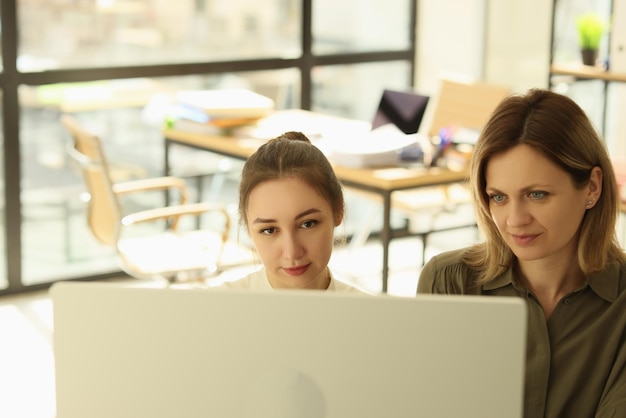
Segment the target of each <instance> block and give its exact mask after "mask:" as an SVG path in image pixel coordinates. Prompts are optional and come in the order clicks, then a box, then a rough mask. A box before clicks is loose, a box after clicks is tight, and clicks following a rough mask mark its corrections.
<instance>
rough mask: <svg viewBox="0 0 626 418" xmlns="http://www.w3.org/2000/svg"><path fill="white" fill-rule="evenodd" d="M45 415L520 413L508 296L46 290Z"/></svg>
mask: <svg viewBox="0 0 626 418" xmlns="http://www.w3.org/2000/svg"><path fill="white" fill-rule="evenodd" d="M50 293H51V298H52V301H53V308H54V335H53V340H54V354H55V367H56V396H57V398H56V400H57V418H85V417H90V418H99V417H103V418H104V417H106V418H112V417H115V418H124V417H129V418H130V417H133V418H136V417H150V418H172V417H177V418H178V417H184V418H192V417H193V418H196V417H197V418H200V417H202V418H207V417H219V418H250V417H255V418H305V417H306V418H322V417H324V418H353V417H358V418H381V417H393V418H399V417H440V418H452V417H454V418H458V417H465V418H470V417H480V418H487V417H495V418H509V417H510V418H520V417H521V416H522V397H523V379H524V359H525V349H526V343H525V338H526V310H525V305H524V302H523V301H522V300H521V299H518V298H500V297H481V296H446V295H418V296H417V297H415V298H406V297H398V296H390V295H381V296H370V295H360V294H347V293H345V294H344V293H337V292H334V293H332V292H320V291H313V290H309V291H298V290H293V291H276V292H264V293H256V292H252V291H248V290H234V289H209V290H207V289H172V288H170V289H162V288H161V289H157V288H146V287H143V288H141V287H128V286H124V285H119V284H106V283H97V282H59V283H56V284H54V285H53V286H52V288H51V290H50Z"/></svg>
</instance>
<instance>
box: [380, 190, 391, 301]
mask: <svg viewBox="0 0 626 418" xmlns="http://www.w3.org/2000/svg"><path fill="white" fill-rule="evenodd" d="M390 224H391V192H385V193H384V194H383V228H382V231H381V234H380V238H381V241H382V245H383V272H382V279H383V293H387V282H388V279H389V243H390V241H391V225H390Z"/></svg>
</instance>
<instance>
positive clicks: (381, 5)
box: [313, 0, 411, 55]
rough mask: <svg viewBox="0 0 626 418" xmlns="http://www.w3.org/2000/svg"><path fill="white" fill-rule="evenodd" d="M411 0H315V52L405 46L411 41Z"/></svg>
mask: <svg viewBox="0 0 626 418" xmlns="http://www.w3.org/2000/svg"><path fill="white" fill-rule="evenodd" d="M410 4H411V1H410V0H386V1H380V0H342V1H334V0H315V1H314V2H313V51H314V53H315V54H318V55H321V54H333V53H341V52H364V51H382V50H404V49H407V48H409V45H410V41H411V40H410V36H409V35H410V33H411V31H410V29H411V28H410V24H409V23H410V13H409V11H410Z"/></svg>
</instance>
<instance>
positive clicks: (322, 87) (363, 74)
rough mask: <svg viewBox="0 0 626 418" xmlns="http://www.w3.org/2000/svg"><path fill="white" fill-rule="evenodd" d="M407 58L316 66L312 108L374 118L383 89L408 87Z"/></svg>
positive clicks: (356, 117) (367, 119) (355, 117)
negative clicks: (403, 59)
mask: <svg viewBox="0 0 626 418" xmlns="http://www.w3.org/2000/svg"><path fill="white" fill-rule="evenodd" d="M410 68H411V67H410V64H409V63H408V62H404V61H394V62H380V63H368V64H354V65H334V66H325V67H316V68H315V69H314V71H313V94H312V97H313V100H312V101H313V105H312V110H313V111H316V112H320V113H328V114H333V115H336V116H343V117H347V118H351V119H358V120H365V121H371V120H372V118H373V117H374V113H375V112H376V108H377V107H378V103H379V102H380V98H381V96H382V92H383V90H384V89H396V90H409V89H411V88H410V87H409V80H410Z"/></svg>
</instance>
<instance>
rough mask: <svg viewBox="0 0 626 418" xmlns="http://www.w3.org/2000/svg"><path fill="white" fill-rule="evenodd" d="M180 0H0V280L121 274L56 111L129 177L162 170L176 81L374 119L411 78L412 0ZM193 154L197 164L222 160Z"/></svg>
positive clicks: (197, 180) (1, 287) (35, 281)
mask: <svg viewBox="0 0 626 418" xmlns="http://www.w3.org/2000/svg"><path fill="white" fill-rule="evenodd" d="M175 5H176V7H173V3H172V2H171V1H169V0H78V1H77V0H54V1H43V0H4V1H3V8H2V12H3V15H2V38H3V47H5V48H6V50H5V53H4V55H3V57H4V58H5V59H6V62H2V63H1V65H2V73H1V74H0V88H1V89H2V91H3V93H4V95H5V96H6V97H5V100H4V101H3V103H4V104H5V105H7V106H5V107H4V108H3V109H2V119H1V120H0V123H1V124H2V137H3V138H4V141H3V148H2V151H1V152H3V153H4V154H5V159H4V160H3V161H4V163H6V164H7V167H6V169H5V170H4V171H3V173H8V175H7V177H6V179H5V182H4V186H5V187H3V191H4V196H3V197H4V199H3V204H2V208H3V213H4V214H5V216H4V217H3V218H2V220H1V221H0V231H2V232H3V233H4V234H5V236H6V237H7V239H6V240H4V241H3V243H2V244H0V247H2V252H1V253H0V266H3V267H5V268H4V269H2V270H0V294H1V293H9V292H16V291H20V290H24V289H31V288H37V287H46V286H49V284H50V283H52V282H54V281H56V280H59V279H67V278H77V279H87V278H94V277H105V276H107V275H117V274H119V270H118V267H117V263H116V261H115V255H114V254H113V253H112V252H111V251H110V250H108V249H106V248H104V247H103V246H101V245H100V244H98V243H97V242H96V241H95V240H94V239H93V237H92V236H91V235H90V233H89V231H88V229H87V225H86V221H85V216H86V215H85V209H86V205H87V203H86V201H85V195H84V188H83V186H82V180H81V178H80V177H79V176H78V173H77V172H76V170H75V168H74V167H73V166H72V164H71V162H70V160H69V159H68V158H67V156H66V153H65V143H66V141H67V140H68V139H69V138H68V136H67V134H66V133H65V132H64V131H63V129H62V127H61V125H60V123H59V116H60V114H61V113H63V112H71V113H73V114H75V115H76V116H77V117H78V118H79V119H80V121H81V122H83V123H84V124H85V125H87V126H88V127H89V128H90V129H93V130H94V131H95V132H97V133H98V134H99V135H101V137H102V138H103V141H104V142H105V146H106V148H107V155H108V156H109V159H110V160H111V163H112V164H113V165H114V166H115V168H116V170H117V171H116V175H117V176H119V178H120V179H124V178H133V177H141V176H149V175H159V174H162V172H163V162H164V156H163V138H162V137H161V135H160V129H161V126H162V123H163V106H164V103H166V102H167V97H168V94H170V93H171V92H172V91H175V90H180V89H211V88H220V87H245V88H249V89H251V90H254V91H257V92H259V93H261V94H264V95H267V96H269V97H271V98H273V99H274V100H275V103H276V107H277V108H279V109H284V108H303V109H313V110H316V111H320V112H325V113H331V114H335V115H338V116H347V117H351V118H356V119H364V120H369V119H370V118H371V117H372V115H373V112H374V111H375V108H376V106H377V104H378V100H379V97H380V93H381V91H382V89H384V88H404V87H409V86H411V85H412V84H413V73H414V56H415V40H414V34H415V28H414V25H415V12H416V1H415V0H387V1H385V2H381V1H379V0H367V1H358V0H350V1H345V2H339V3H338V2H336V1H335V2H333V1H329V0H315V1H312V0H259V1H257V2H256V3H255V7H250V3H249V1H247V0H211V1H208V0H178V1H176V2H175ZM337 8H341V10H340V11H338V9H337ZM339 12H340V13H339ZM338 19H339V20H338ZM18 33H19V36H18ZM181 152H182V151H181ZM197 154H198V153H196V154H195V155H194V156H193V159H194V160H195V159H199V160H198V163H197V164H196V165H195V166H196V167H204V168H206V167H212V166H215V164H217V165H218V166H219V164H220V163H221V162H220V161H217V162H216V161H214V160H211V159H210V158H211V157H210V156H206V155H203V156H198V155H197ZM171 158H173V159H174V161H176V158H179V159H181V160H182V161H185V164H180V165H178V168H179V169H182V168H187V169H188V170H186V172H181V174H183V175H186V176H188V178H189V179H190V182H192V185H193V184H198V185H201V186H200V187H201V188H200V189H198V191H199V192H202V193H204V194H203V195H202V196H204V197H206V196H209V194H210V193H213V195H211V196H213V197H216V198H219V199H223V200H224V201H225V202H226V203H232V202H234V201H236V196H234V195H233V193H232V190H231V189H232V188H229V187H227V186H224V184H225V183H223V182H229V181H236V179H237V176H236V175H232V176H231V175H230V174H229V173H228V172H225V173H224V172H222V174H225V175H224V176H222V177H221V180H220V181H221V182H222V183H220V182H216V181H214V180H215V176H214V173H213V174H212V173H208V174H207V173H204V174H205V175H203V176H199V175H198V174H199V173H198V172H194V170H192V169H190V167H189V164H187V163H186V162H187V161H188V159H189V158H192V157H190V156H189V155H182V154H180V155H179V154H174V155H172V156H171ZM176 168H177V166H176V164H175V163H174V169H176ZM232 169H233V172H232V173H236V170H237V167H236V166H235V167H233V168H232ZM220 170H223V167H222V168H220ZM209 171H210V170H209ZM201 174H202V173H201ZM0 180H2V179H0ZM0 184H3V183H2V182H1V181H0ZM220 184H222V186H220ZM220 187H221V188H220ZM203 188H204V189H203ZM207 193H209V194H207ZM128 204H129V205H144V204H146V202H141V201H131V202H129V203H128ZM6 219H11V222H5V220H6ZM14 220H20V221H14ZM5 242H8V243H10V244H9V245H7V246H5V245H4V243H5ZM5 261H6V262H5Z"/></svg>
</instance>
